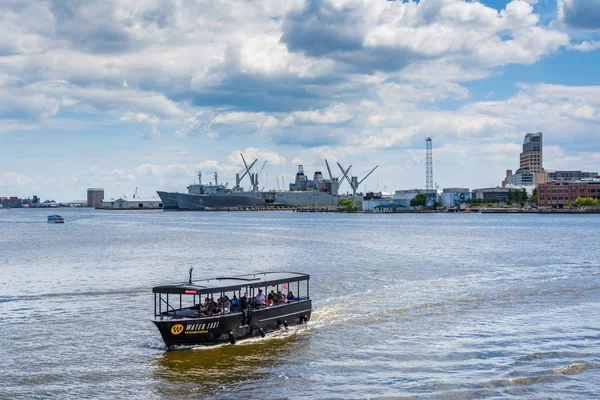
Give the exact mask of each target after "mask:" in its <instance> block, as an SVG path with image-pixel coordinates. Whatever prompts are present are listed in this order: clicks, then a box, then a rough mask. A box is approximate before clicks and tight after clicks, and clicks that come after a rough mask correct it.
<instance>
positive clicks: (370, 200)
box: [361, 192, 407, 211]
mask: <svg viewBox="0 0 600 400" xmlns="http://www.w3.org/2000/svg"><path fill="white" fill-rule="evenodd" d="M398 208H402V209H405V208H407V207H404V206H402V205H400V204H398V203H397V202H396V201H395V200H393V199H392V196H391V195H390V194H389V193H383V192H375V193H374V192H368V193H367V194H366V195H365V196H364V197H363V200H362V203H361V209H362V210H363V211H381V209H383V210H393V209H398Z"/></svg>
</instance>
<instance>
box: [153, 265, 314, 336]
mask: <svg viewBox="0 0 600 400" xmlns="http://www.w3.org/2000/svg"><path fill="white" fill-rule="evenodd" d="M309 279H310V276H309V275H306V274H301V273H295V272H264V273H258V274H249V275H240V276H231V277H221V278H213V279H208V280H194V281H193V280H192V269H190V278H189V281H188V282H185V283H178V284H170V285H162V286H156V287H154V288H153V289H152V292H153V293H154V319H153V320H152V322H154V324H155V325H156V326H157V327H158V330H159V331H160V334H161V336H162V338H163V340H164V341H165V344H166V345H167V347H172V346H177V345H213V344H218V343H223V342H230V343H231V344H235V342H236V340H238V339H244V338H248V337H253V336H258V335H260V336H263V337H264V336H265V335H266V334H267V333H269V332H273V331H275V330H278V329H283V328H287V327H288V326H290V325H299V324H304V323H306V322H308V320H309V319H310V314H311V311H312V302H311V299H310V294H309Z"/></svg>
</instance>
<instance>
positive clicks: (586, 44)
mask: <svg viewBox="0 0 600 400" xmlns="http://www.w3.org/2000/svg"><path fill="white" fill-rule="evenodd" d="M569 48H570V49H572V50H578V51H594V50H597V49H600V42H596V41H595V40H589V41H588V40H584V41H583V42H581V43H579V44H572V45H571V46H569Z"/></svg>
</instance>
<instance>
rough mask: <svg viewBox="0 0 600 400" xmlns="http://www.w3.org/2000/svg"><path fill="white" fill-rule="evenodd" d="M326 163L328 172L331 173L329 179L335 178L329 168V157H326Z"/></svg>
mask: <svg viewBox="0 0 600 400" xmlns="http://www.w3.org/2000/svg"><path fill="white" fill-rule="evenodd" d="M325 165H327V172H328V173H329V179H331V180H333V175H331V168H329V163H328V162H327V159H325Z"/></svg>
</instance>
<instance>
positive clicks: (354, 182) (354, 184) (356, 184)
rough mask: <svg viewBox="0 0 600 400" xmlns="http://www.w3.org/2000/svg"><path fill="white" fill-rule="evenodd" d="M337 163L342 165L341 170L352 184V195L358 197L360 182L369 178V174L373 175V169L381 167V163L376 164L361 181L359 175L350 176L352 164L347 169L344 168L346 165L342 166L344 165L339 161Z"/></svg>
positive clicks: (339, 165)
mask: <svg viewBox="0 0 600 400" xmlns="http://www.w3.org/2000/svg"><path fill="white" fill-rule="evenodd" d="M337 165H338V167H340V170H341V171H342V174H343V175H344V178H346V180H347V181H348V183H349V184H350V187H351V188H352V197H356V190H357V189H358V187H359V186H360V184H361V183H363V182H364V181H365V179H367V178H368V177H369V175H371V174H372V173H373V171H375V170H376V169H377V168H378V167H379V165H376V166H375V168H373V169H372V170H371V171H369V173H368V174H367V175H365V177H364V178H362V179H361V180H360V181H359V180H358V176H352V177H348V173H349V172H350V168H352V165H350V166H349V167H348V169H346V170H344V167H342V165H341V164H340V163H339V162H338V163H337Z"/></svg>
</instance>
